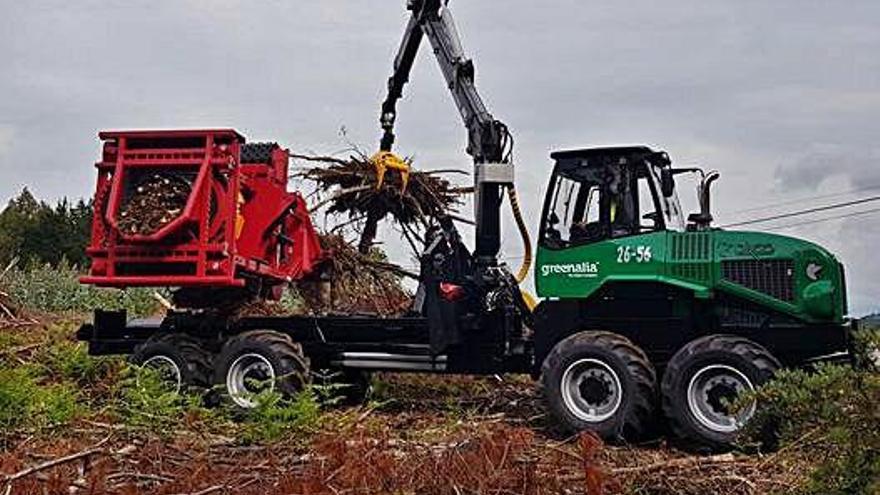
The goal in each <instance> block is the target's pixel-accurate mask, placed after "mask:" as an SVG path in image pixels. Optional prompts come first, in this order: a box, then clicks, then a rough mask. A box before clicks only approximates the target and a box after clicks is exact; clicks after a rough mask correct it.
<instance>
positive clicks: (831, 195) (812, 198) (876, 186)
mask: <svg viewBox="0 0 880 495" xmlns="http://www.w3.org/2000/svg"><path fill="white" fill-rule="evenodd" d="M876 189H880V184H874V185H872V186H863V187H858V188H856V189H850V190H849V191H840V192H836V193H828V194H820V195H818V196H805V197H802V198H798V199H792V200H789V201H782V202H779V203H770V204H766V205H761V206H752V207H750V208H745V209H742V210H734V211H732V212H730V214H731V215H736V214H739V213H748V212H751V211H758V210H766V209H768V208H776V207H778V206H788V205H795V204H798V203H806V202H807V201H815V200H817V199H828V198H834V197H837V196H847V195H850V194H855V193H858V192H865V191H873V190H876Z"/></svg>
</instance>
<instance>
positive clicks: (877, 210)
mask: <svg viewBox="0 0 880 495" xmlns="http://www.w3.org/2000/svg"><path fill="white" fill-rule="evenodd" d="M872 213H880V208H873V209H870V210H863V211H856V212H853V213H846V214H844V215H835V216H833V217H825V218H819V219H816V220H807V221H804V222H796V223H789V224H786V225H780V226H779V227H771V228H769V229H767V230H768V231H774V230H785V229H791V228H794V227H800V226H802V225H810V224H814V223H821V222H828V221H831V220H841V219H844V218H850V217H858V216H862V215H870V214H872Z"/></svg>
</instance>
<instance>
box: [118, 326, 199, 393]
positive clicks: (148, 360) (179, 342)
mask: <svg viewBox="0 0 880 495" xmlns="http://www.w3.org/2000/svg"><path fill="white" fill-rule="evenodd" d="M212 358H213V355H212V354H211V352H210V351H208V350H207V348H206V347H205V345H204V343H203V342H202V341H200V340H199V339H197V338H195V337H192V336H190V335H186V334H183V333H161V334H156V335H154V336H152V337H150V338H149V339H148V340H147V341H146V342H144V343H142V344H140V345H138V346H137V347H135V349H134V353H132V355H131V362H133V363H134V364H137V365H139V366H143V367H148V368H152V369H154V370H156V371H157V372H158V373H159V376H160V378H161V379H162V381H163V382H166V383H167V384H168V386H169V388H171V389H172V390H174V391H175V392H180V391H181V390H183V389H184V388H185V387H197V388H202V387H207V386H209V385H210V383H211V361H212Z"/></svg>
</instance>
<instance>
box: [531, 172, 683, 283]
mask: <svg viewBox="0 0 880 495" xmlns="http://www.w3.org/2000/svg"><path fill="white" fill-rule="evenodd" d="M658 194H659V191H658V187H657V185H656V184H655V183H654V181H653V179H652V177H651V175H650V174H649V171H648V168H647V165H646V164H645V163H644V161H642V162H626V161H625V160H620V161H619V162H612V163H610V164H609V163H608V162H604V163H603V164H601V165H599V166H583V167H565V166H559V165H557V168H556V171H555V173H554V176H553V178H552V179H551V184H550V187H549V189H548V193H547V198H546V200H545V206H544V215H543V219H542V227H541V232H540V240H539V245H538V254H537V265H536V270H535V278H536V280H535V285H536V288H537V291H538V295H539V296H540V297H545V298H584V297H589V296H590V295H591V294H592V293H593V292H595V291H596V290H597V289H598V288H599V287H601V286H602V285H604V284H605V283H607V282H608V281H610V280H618V281H630V280H631V281H635V280H640V281H653V280H657V279H659V278H660V277H662V276H663V275H664V272H665V261H666V246H667V239H666V238H667V232H666V227H665V225H664V216H663V214H662V212H661V209H660V202H659V196H658Z"/></svg>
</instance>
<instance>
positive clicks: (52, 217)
mask: <svg viewBox="0 0 880 495" xmlns="http://www.w3.org/2000/svg"><path fill="white" fill-rule="evenodd" d="M92 211H93V209H92V202H91V200H90V201H88V202H86V201H84V200H82V199H80V200H79V201H76V202H71V201H69V200H68V199H67V198H64V199H61V200H59V201H57V202H55V203H54V204H50V203H48V202H46V201H40V200H37V199H36V198H35V197H34V195H33V194H32V193H31V192H30V191H29V190H28V189H27V188H24V189H23V190H22V191H21V192H20V193H19V194H18V196H16V197H14V198H12V199H11V200H10V201H9V203H8V204H7V205H6V207H5V208H4V209H3V211H2V212H0V264H2V266H0V270H2V269H3V267H5V266H7V265H8V264H9V263H11V262H13V261H15V260H17V262H18V263H19V264H20V265H26V264H30V263H41V264H47V263H48V264H51V265H57V264H58V263H60V262H61V261H62V260H66V261H68V262H69V263H71V264H73V265H76V266H80V267H84V266H86V265H87V264H88V258H87V257H86V252H85V248H86V245H87V244H88V243H89V239H90V238H91V226H92Z"/></svg>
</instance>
